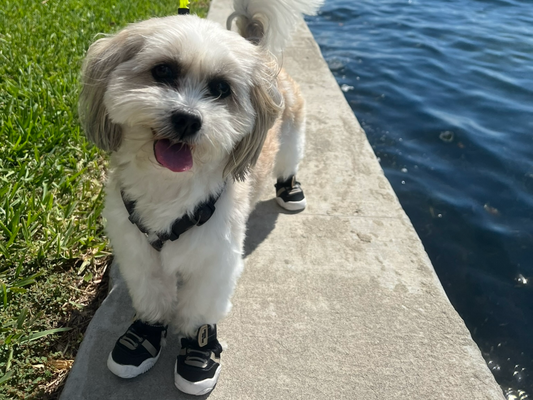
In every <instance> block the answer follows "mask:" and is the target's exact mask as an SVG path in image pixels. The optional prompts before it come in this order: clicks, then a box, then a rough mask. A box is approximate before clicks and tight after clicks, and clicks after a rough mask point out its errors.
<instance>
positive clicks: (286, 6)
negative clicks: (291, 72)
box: [226, 0, 324, 54]
mask: <svg viewBox="0 0 533 400" xmlns="http://www.w3.org/2000/svg"><path fill="white" fill-rule="evenodd" d="M323 2H324V0H233V7H234V9H235V12H234V13H233V14H231V15H230V16H229V17H228V20H227V22H226V26H227V28H228V29H231V23H232V22H233V20H234V19H235V18H236V19H237V21H236V22H237V27H238V28H239V33H240V34H241V35H242V36H243V37H244V38H246V39H248V40H249V41H250V42H252V43H255V44H257V45H261V46H264V47H265V48H266V49H268V50H270V51H271V52H272V53H273V54H280V53H281V52H282V51H283V49H284V48H285V46H286V45H287V43H288V42H289V40H290V37H291V34H292V32H293V31H294V29H295V28H296V26H297V24H298V22H299V21H300V19H301V18H302V16H303V15H304V14H305V15H314V14H315V13H316V11H317V10H318V8H319V7H320V6H321V5H322V3H323Z"/></svg>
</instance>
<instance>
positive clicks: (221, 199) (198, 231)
mask: <svg viewBox="0 0 533 400" xmlns="http://www.w3.org/2000/svg"><path fill="white" fill-rule="evenodd" d="M320 3H321V0H312V1H310V0H235V4H234V7H235V12H234V13H233V14H232V15H231V16H230V17H229V18H228V23H227V24H228V29H229V28H231V25H232V21H233V20H235V22H236V25H237V27H238V30H239V33H240V35H239V34H238V33H236V32H232V31H231V30H225V29H223V28H222V27H221V26H219V25H218V24H216V23H214V22H211V21H207V20H203V19H200V18H198V17H196V16H189V15H185V16H172V17H166V18H154V19H150V20H147V21H143V22H139V23H136V24H132V25H129V26H128V27H126V28H125V29H124V30H122V31H120V32H119V33H117V34H116V35H114V36H109V37H105V38H103V39H100V40H98V41H96V42H95V43H94V44H93V45H92V46H91V47H90V48H89V50H88V53H87V58H86V61H85V63H84V70H83V87H82V91H81V96H80V116H81V119H82V123H83V126H84V129H85V132H86V135H87V137H88V138H89V139H90V140H92V141H93V142H94V143H95V144H96V145H97V146H99V147H100V148H102V149H104V150H107V151H110V152H111V168H110V174H109V180H108V182H107V187H106V204H105V211H104V217H105V218H106V219H107V234H108V236H109V238H110V240H111V244H112V246H113V249H114V252H115V257H116V261H117V264H118V265H119V267H120V270H121V273H122V275H123V276H124V279H125V281H126V283H127V286H128V289H129V293H130V295H131V298H132V301H133V306H134V308H135V310H136V319H135V321H134V322H133V324H132V325H131V326H130V327H129V328H128V330H127V331H126V333H125V334H124V335H122V336H121V337H120V338H119V339H118V341H117V342H116V344H115V347H114V349H113V351H112V352H111V354H110V355H109V358H108V367H109V369H110V370H111V371H112V372H113V373H115V374H116V375H118V376H120V377H123V378H131V377H134V376H137V375H139V374H141V373H143V372H145V371H147V370H148V369H150V368H151V367H152V366H153V365H154V364H155V362H156V361H157V359H158V357H159V354H160V352H161V348H162V343H163V341H164V340H163V338H164V337H165V336H166V333H167V327H168V326H169V325H171V326H172V327H173V328H174V331H175V332H177V333H179V334H181V335H182V339H181V351H180V353H179V355H178V356H177V360H176V367H175V371H174V373H175V383H176V386H177V387H178V389H180V390H181V391H183V392H186V393H189V394H193V395H201V394H205V393H208V392H210V391H211V390H212V389H213V387H214V386H215V384H216V382H217V379H218V375H219V373H220V353H221V351H222V348H221V346H220V344H219V342H218V340H217V336H216V324H217V323H218V321H219V320H220V319H221V318H222V317H224V316H225V315H226V314H227V313H228V312H229V310H230V308H231V302H230V299H231V296H232V293H233V291H234V287H235V284H236V281H237V279H238V277H239V275H240V273H241V271H242V268H243V261H242V252H243V242H244V235H245V224H246V220H247V218H248V215H249V214H250V212H251V210H252V209H253V207H254V204H255V203H256V201H257V200H258V198H259V196H260V195H261V193H262V192H263V190H264V189H265V188H266V187H269V186H270V185H271V184H272V182H274V180H276V184H275V187H276V200H277V202H278V203H279V204H280V205H281V206H282V207H284V208H285V209H288V210H301V209H303V208H304V207H305V205H306V202H305V197H304V195H303V191H302V190H301V187H300V184H299V183H298V182H297V181H296V179H295V175H296V172H297V169H298V164H299V162H300V161H301V159H302V156H303V146H304V125H305V113H304V100H303V98H302V95H301V94H300V91H299V89H298V86H297V85H296V83H295V82H294V81H293V80H292V79H291V78H290V77H289V76H288V75H287V74H286V72H285V71H284V70H283V69H282V67H281V66H280V65H279V63H278V61H277V60H278V58H277V57H275V56H274V55H275V54H278V55H279V54H280V52H281V51H282V50H283V48H284V47H285V45H286V43H287V41H288V39H289V37H290V33H291V31H292V28H293V27H294V26H295V25H296V23H297V22H298V21H299V19H300V18H301V15H302V14H312V13H314V12H315V10H316V8H317V7H318V6H319V5H320Z"/></svg>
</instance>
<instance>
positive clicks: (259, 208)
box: [244, 199, 283, 258]
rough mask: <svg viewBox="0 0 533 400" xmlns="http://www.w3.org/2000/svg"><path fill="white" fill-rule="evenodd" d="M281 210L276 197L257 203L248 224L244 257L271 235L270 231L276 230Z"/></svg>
mask: <svg viewBox="0 0 533 400" xmlns="http://www.w3.org/2000/svg"><path fill="white" fill-rule="evenodd" d="M280 212H283V211H282V208H281V207H279V206H278V205H277V204H276V201H275V200H274V199H270V200H266V201H261V202H259V203H257V205H256V207H255V210H254V211H253V212H252V213H251V214H250V217H249V218H248V223H247V225H246V240H245V242H244V258H246V257H248V256H249V255H250V254H252V253H253V252H254V250H255V249H256V248H257V247H258V246H259V245H260V244H261V243H263V241H264V240H265V239H266V238H267V237H268V235H270V232H272V231H273V230H274V228H275V227H276V221H277V219H278V215H279V214H280Z"/></svg>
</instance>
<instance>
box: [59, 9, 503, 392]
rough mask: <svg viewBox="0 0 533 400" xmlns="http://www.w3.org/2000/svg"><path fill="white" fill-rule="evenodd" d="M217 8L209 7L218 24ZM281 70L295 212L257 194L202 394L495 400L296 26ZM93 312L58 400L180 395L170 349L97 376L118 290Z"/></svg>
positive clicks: (122, 306) (120, 308) (118, 317)
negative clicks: (300, 97) (291, 108)
mask: <svg viewBox="0 0 533 400" xmlns="http://www.w3.org/2000/svg"><path fill="white" fill-rule="evenodd" d="M230 3H231V2H230V0H213V4H212V8H211V11H210V14H209V18H211V19H214V20H216V21H219V22H221V23H223V22H224V21H225V18H226V16H227V15H228V14H229V13H230ZM284 66H285V67H286V68H287V69H288V70H289V72H290V73H291V74H292V76H293V77H294V78H295V79H296V80H297V81H298V82H299V83H300V84H301V87H302V90H303V93H304V95H305V97H306V98H307V103H308V106H307V109H308V119H307V121H308V142H307V153H306V158H305V161H304V162H303V165H302V166H301V173H300V174H299V180H300V181H301V182H302V183H303V187H304V189H305V193H306V195H307V198H308V204H309V206H308V208H307V209H306V210H305V212H303V213H300V214H297V215H288V214H284V213H282V212H281V211H280V209H279V208H278V207H277V206H276V205H275V203H274V202H273V200H272V197H271V196H270V195H273V194H274V192H273V191H272V193H269V195H268V196H267V197H265V198H264V201H262V202H261V203H259V205H258V206H257V209H256V211H255V212H254V213H253V215H252V216H251V218H250V221H249V233H248V238H247V242H246V254H245V257H246V268H245V272H244V274H243V276H242V278H241V280H240V284H239V286H238V289H237V291H236V293H235V297H234V308H233V311H232V313H231V315H230V316H229V317H228V318H227V319H226V320H224V322H222V323H221V324H220V325H219V336H220V339H221V341H222V342H223V343H225V348H226V349H225V351H224V353H223V354H222V362H223V370H222V374H221V377H220V381H219V383H218V385H217V387H216V388H215V390H214V391H213V392H212V393H211V395H210V396H204V397H209V398H210V399H213V400H215V399H254V400H256V399H272V400H284V399H289V400H295V399H306V400H308V399H309V400H315V399H317V400H318V399H324V400H335V399H364V400H372V399H376V400H378V399H379V400H384V399H386V400H396V399H415V400H416V399H421V400H426V399H428V400H434V399H457V400H459V399H460V400H463V399H470V400H472V399H498V400H502V399H504V397H503V394H502V391H501V390H500V388H499V386H498V385H497V384H496V382H495V381H494V378H493V377H492V375H491V373H490V371H489V369H488V368H487V366H486V364H485V362H484V361H483V358H482V357H481V354H480V352H479V350H478V348H477V347H476V345H475V344H474V342H473V341H472V339H471V337H470V334H469V332H468V330H467V329H466V327H465V325H464V323H463V321H462V320H461V319H460V317H459V316H458V315H457V313H456V312H455V310H454V309H453V307H452V306H451V305H450V303H449V301H448V299H447V297H446V295H445V293H444V291H443V289H442V287H441V285H440V283H439V281H438V279H437V277H436V275H435V272H434V270H433V267H432V265H431V263H430V261H429V259H428V257H427V255H426V253H425V252H424V249H423V247H422V244H421V242H420V240H419V239H418V237H417V235H416V233H415V231H414V229H413V227H412V226H411V223H410V221H409V219H408V218H407V216H406V215H405V213H404V212H403V210H402V208H401V207H400V205H399V203H398V200H397V198H396V196H395V195H394V192H393V190H392V189H391V187H390V185H389V183H388V181H387V180H386V179H385V177H384V175H383V172H382V170H381V168H380V166H379V163H378V162H377V160H376V158H375V156H374V154H373V152H372V150H371V148H370V145H369V144H368V142H367V139H366V137H365V134H364V132H363V130H362V129H361V127H360V126H359V124H358V123H357V121H356V119H355V117H354V115H353V113H352V111H351V109H350V107H349V106H348V104H347V103H346V101H345V100H344V96H343V94H342V92H341V91H340V89H339V88H338V85H337V83H336V82H335V79H334V78H333V76H332V75H331V73H330V71H329V70H328V67H327V65H326V63H325V62H324V60H323V59H322V56H321V54H320V51H319V49H318V47H317V45H316V43H315V41H314V40H313V38H312V36H311V34H310V32H309V30H308V29H307V27H305V26H302V27H300V28H299V30H298V33H297V35H296V37H295V40H294V41H293V44H292V46H291V47H290V48H289V49H288V50H287V51H286V54H285V56H284ZM113 278H114V283H115V284H114V287H113V289H112V291H111V293H110V295H109V296H108V298H107V299H106V300H105V302H104V303H103V305H102V307H101V308H100V309H99V310H98V312H97V313H96V315H95V317H94V319H93V321H92V323H91V325H90V326H89V329H88V330H87V333H86V335H85V340H84V342H83V343H82V346H81V348H80V351H79V354H78V357H77V359H76V362H75V363H74V367H73V368H72V371H71V373H70V376H69V379H68V381H67V384H66V386H65V389H64V391H63V394H62V396H61V399H62V400H74V399H91V400H97V399H98V400H100V399H101V400H104V399H105V400H114V399H117V400H118V399H120V400H128V399H146V400H152V399H157V400H167V399H190V398H192V397H190V396H185V395H183V394H181V393H180V392H179V391H178V390H177V389H175V387H174V384H173V365H174V360H175V358H174V357H175V356H176V354H177V352H178V342H177V340H175V339H174V340H172V339H170V340H169V345H168V346H167V348H166V349H165V350H166V351H165V353H164V354H163V356H162V358H161V359H160V360H159V362H158V364H157V365H156V366H155V367H154V368H153V369H152V370H151V371H149V372H148V373H146V374H145V375H142V376H140V377H138V378H135V379H133V380H130V381H126V380H121V379H120V378H117V377H115V376H114V375H112V374H111V373H110V372H109V371H108V370H107V368H106V358H107V355H108V353H109V351H110V350H111V348H112V346H113V344H114V341H115V339H116V338H117V337H118V336H119V335H120V334H122V333H123V332H124V330H125V329H126V327H127V326H128V325H129V323H130V320H131V317H132V315H133V310H132V308H131V304H130V301H129V298H128V294H127V291H126V289H125V287H124V283H123V281H122V280H121V279H120V277H118V276H117V271H116V269H115V271H113Z"/></svg>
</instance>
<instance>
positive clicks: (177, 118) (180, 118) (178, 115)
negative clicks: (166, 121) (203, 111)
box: [170, 111, 202, 139]
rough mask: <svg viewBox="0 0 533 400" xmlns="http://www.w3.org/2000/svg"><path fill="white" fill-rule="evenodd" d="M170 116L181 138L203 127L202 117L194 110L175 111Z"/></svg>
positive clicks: (175, 130)
mask: <svg viewBox="0 0 533 400" xmlns="http://www.w3.org/2000/svg"><path fill="white" fill-rule="evenodd" d="M170 118H171V121H172V126H173V128H174V132H176V133H177V134H178V136H179V138H180V139H185V138H187V137H189V136H192V135H194V134H195V133H196V132H198V131H199V130H200V128H201V127H202V117H201V116H200V115H199V114H198V113H196V112H194V111H175V112H174V113H173V114H172V116H171V117H170Z"/></svg>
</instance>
